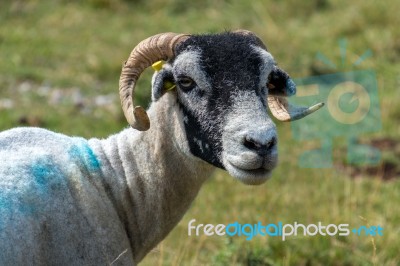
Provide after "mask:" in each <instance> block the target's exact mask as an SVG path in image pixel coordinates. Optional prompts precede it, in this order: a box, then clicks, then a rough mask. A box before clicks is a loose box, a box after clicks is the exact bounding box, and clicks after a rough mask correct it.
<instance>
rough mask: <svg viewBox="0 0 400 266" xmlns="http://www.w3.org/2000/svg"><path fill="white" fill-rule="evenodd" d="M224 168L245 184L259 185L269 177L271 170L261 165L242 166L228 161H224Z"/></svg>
mask: <svg viewBox="0 0 400 266" xmlns="http://www.w3.org/2000/svg"><path fill="white" fill-rule="evenodd" d="M225 169H226V170H227V171H228V172H229V174H230V175H231V176H233V177H235V178H236V179H238V180H240V181H241V182H243V183H244V184H247V185H260V184H262V183H264V182H265V181H267V180H268V179H269V177H270V175H271V172H272V171H271V169H267V168H265V167H263V166H261V167H257V168H252V167H244V168H243V166H240V167H239V166H236V165H235V164H233V163H231V162H229V161H227V162H226V163H225Z"/></svg>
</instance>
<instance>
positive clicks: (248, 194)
mask: <svg viewBox="0 0 400 266" xmlns="http://www.w3.org/2000/svg"><path fill="white" fill-rule="evenodd" d="M398 7H399V5H398V3H397V1H395V0H391V1H361V0H355V1H352V3H351V4H349V2H348V1H344V0H339V1H333V0H332V1H328V0H313V1H307V2H304V1H295V0H289V1H285V2H283V1H276V0H269V1H263V0H255V1H247V0H237V1H233V0H230V1H229V0H225V1H224V0H217V1H208V0H207V1H192V2H188V1H183V0H175V1H163V0H154V1H143V0H136V1H133V0H132V1H128V0H126V1H123V0H90V1H78V0H75V1H65V0H57V1H50V0H48V1H45V0H43V1H39V0H25V1H22V0H20V1H11V0H5V1H2V2H1V3H0V59H1V60H0V100H2V101H4V100H5V99H9V100H11V101H13V104H14V105H13V107H12V108H11V109H0V130H5V129H8V128H11V127H14V126H18V125H20V124H21V121H22V120H23V119H24V118H27V119H28V120H29V119H30V121H31V120H33V121H39V122H38V123H39V124H40V125H43V126H44V127H46V128H49V129H51V130H55V131H58V132H63V133H66V134H69V135H81V136H84V137H92V136H95V137H105V136H107V135H109V134H112V133H115V132H117V131H119V130H121V129H122V128H123V127H125V126H126V122H125V120H124V118H123V116H122V112H121V111H120V109H119V103H118V96H117V90H118V89H117V86H118V78H119V72H120V68H121V64H122V62H123V61H124V60H125V59H126V58H127V57H128V55H129V52H130V50H131V49H132V48H133V47H134V46H135V44H137V43H138V42H139V41H140V40H142V39H144V38H146V37H148V36H150V35H153V34H156V33H159V32H164V31H174V32H187V33H202V32H219V31H223V30H225V29H237V28H246V29H249V30H252V31H254V32H255V33H257V34H258V35H259V36H260V37H261V38H262V39H263V40H264V41H265V43H266V44H267V46H268V49H269V50H270V51H271V53H272V54H273V55H274V57H275V59H276V60H277V61H278V63H279V65H280V66H282V67H283V68H284V69H285V70H287V71H288V72H289V73H290V74H291V76H293V77H305V76H308V75H315V74H317V73H332V72H335V71H336V70H333V69H329V68H327V67H326V66H324V65H323V64H321V62H319V61H318V60H317V59H316V54H317V53H318V52H320V53H322V54H324V55H325V56H327V57H328V58H329V59H331V60H332V61H333V62H335V63H338V65H340V60H341V59H340V49H339V44H338V41H339V40H340V39H343V38H345V39H346V40H347V48H348V52H347V60H346V61H345V63H344V64H343V66H340V68H339V69H338V71H351V70H360V69H373V70H374V71H375V72H376V75H377V79H378V89H379V97H380V104H381V115H382V124H383V128H382V130H381V131H380V132H378V133H375V134H373V135H365V136H362V138H361V140H362V141H364V142H370V141H371V139H373V138H391V139H393V141H395V142H397V143H398V142H399V141H400V126H399V125H400V123H399V122H400V107H399V105H398V100H399V96H400V93H399V86H400V71H399V69H400V28H399V27H398V25H399V24H400V17H399V16H398ZM367 49H371V51H372V53H373V56H372V57H370V58H368V59H367V60H365V61H364V62H363V63H362V64H361V65H360V66H358V67H354V66H352V63H353V62H354V61H356V60H357V59H358V58H359V56H360V55H361V54H362V53H363V52H365V51H366V50H367ZM226 67H227V68H229V66H226ZM150 76H151V71H147V72H146V73H144V75H143V78H142V79H141V80H140V82H139V85H138V88H139V90H138V102H139V103H141V104H143V105H147V103H148V101H149V96H150V91H149V90H150V85H149V84H150ZM27 86H28V87H29V88H30V89H29V90H26V87H27ZM45 87H49V88H51V89H50V92H46V93H40V92H41V91H42V92H43V91H45V90H44V89H43V88H45ZM55 90H58V91H61V92H63V93H64V94H65V95H64V97H63V98H62V99H61V100H59V101H56V100H55V98H57V97H56V96H57V95H54V94H51V91H53V92H54V91H55ZM74 91H75V92H76V91H80V93H81V94H82V98H83V101H82V102H81V103H77V102H74V100H73V99H72V98H73V93H74ZM110 94H111V95H114V94H115V96H116V98H115V99H114V100H113V102H112V104H108V105H105V106H98V105H91V102H92V101H93V99H94V98H95V97H96V96H97V95H110ZM52 101H56V102H58V104H57V105H55V104H53V103H52ZM0 103H1V101H0ZM0 106H1V104H0ZM278 130H279V135H280V146H279V152H280V164H279V166H278V168H277V170H276V171H275V172H274V174H273V178H272V179H271V180H270V181H268V182H267V183H266V184H265V185H262V186H259V187H248V186H244V185H242V184H240V183H239V182H238V181H235V180H234V179H233V178H232V177H230V176H229V175H227V174H226V173H225V172H223V171H217V172H216V174H215V175H214V176H213V178H211V179H210V180H209V181H208V182H207V183H206V184H205V185H204V187H203V189H202V190H201V192H200V194H199V196H198V198H197V199H196V201H195V202H194V204H193V207H192V208H191V209H190V210H189V212H188V213H187V214H186V215H185V217H184V219H183V220H182V221H181V223H179V225H178V226H177V227H176V228H175V229H174V230H173V231H172V232H171V234H170V235H169V236H168V237H167V238H166V240H164V241H163V242H162V243H161V244H160V245H159V246H158V247H157V248H156V249H155V250H154V251H153V252H151V253H150V254H149V255H148V256H147V257H146V258H145V259H144V261H143V263H142V264H143V265H235V264H236V265H398V264H400V254H399V252H398V250H399V247H400V238H399V237H398V236H399V233H400V226H399V224H400V205H399V202H400V180H399V177H400V176H395V177H394V178H393V179H392V180H391V181H388V182H385V181H382V180H381V178H380V175H379V174H375V175H373V176H367V174H365V172H361V176H360V175H359V176H358V178H350V174H349V172H348V171H344V170H342V169H341V168H340V167H339V166H341V165H342V163H341V162H342V161H345V160H343V159H342V157H343V156H344V154H345V153H344V152H345V150H344V149H345V148H346V147H345V145H344V144H343V143H342V142H343V141H344V140H343V139H337V140H336V141H335V145H334V148H335V150H334V160H335V168H331V169H303V168H299V167H298V165H297V158H298V156H299V154H300V153H301V151H302V150H303V149H304V148H305V147H309V146H312V145H314V144H313V143H308V142H307V143H301V142H296V141H295V140H294V139H293V138H292V136H291V134H290V131H291V129H290V126H289V125H287V124H279V125H278ZM398 154H399V153H398V151H396V152H393V151H391V150H390V149H389V150H386V151H385V153H384V156H383V160H387V161H388V162H389V161H390V162H392V163H393V164H395V165H397V167H400V166H398V162H399V160H398ZM338 163H339V164H338ZM346 167H347V168H348V169H350V170H351V169H352V168H351V167H350V166H346ZM361 217H362V218H361ZM193 218H194V219H196V220H197V222H198V223H212V224H219V223H225V224H226V223H230V222H233V221H239V222H242V223H252V222H257V221H263V222H265V223H269V222H271V223H272V222H278V221H282V222H285V223H293V222H295V221H297V222H300V223H305V224H308V223H317V222H318V221H322V222H324V223H349V224H350V225H352V226H359V225H365V224H366V223H368V224H370V225H375V224H380V225H381V226H382V227H384V236H383V237H375V238H369V237H356V236H353V235H352V236H349V237H296V238H290V239H289V240H287V241H285V242H282V241H281V240H279V239H277V238H271V237H264V238H263V237H257V238H255V239H253V240H252V241H245V240H244V239H242V238H229V239H228V238H225V237H204V236H203V237H193V236H192V237H189V236H188V235H187V223H188V221H189V220H191V219H193Z"/></svg>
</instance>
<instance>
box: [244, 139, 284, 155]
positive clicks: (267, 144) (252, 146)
mask: <svg viewBox="0 0 400 266" xmlns="http://www.w3.org/2000/svg"><path fill="white" fill-rule="evenodd" d="M243 145H244V146H245V147H246V148H248V149H249V150H252V151H254V152H256V153H257V154H259V155H261V156H265V155H267V154H268V153H269V152H270V151H271V150H272V149H273V148H274V147H275V145H276V138H275V137H272V138H271V139H270V140H269V141H265V140H261V139H260V140H258V139H256V138H253V137H251V136H246V137H245V138H244V143H243Z"/></svg>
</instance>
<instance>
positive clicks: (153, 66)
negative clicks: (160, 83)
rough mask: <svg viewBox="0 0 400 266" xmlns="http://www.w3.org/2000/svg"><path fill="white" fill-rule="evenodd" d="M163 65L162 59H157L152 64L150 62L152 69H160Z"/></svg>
mask: <svg viewBox="0 0 400 266" xmlns="http://www.w3.org/2000/svg"><path fill="white" fill-rule="evenodd" d="M163 65H164V62H163V61H157V62H155V63H154V64H152V65H151V67H152V68H153V69H154V71H160V70H161V68H162V66H163Z"/></svg>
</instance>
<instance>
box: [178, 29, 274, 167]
mask: <svg viewBox="0 0 400 266" xmlns="http://www.w3.org/2000/svg"><path fill="white" fill-rule="evenodd" d="M254 46H257V42H256V40H254V39H253V38H249V37H246V36H242V35H238V34H233V33H229V32H226V33H222V34H217V35H198V36H192V37H191V38H189V39H188V40H187V41H185V42H184V43H183V44H181V45H180V46H178V49H177V50H176V54H179V53H181V52H183V51H185V50H192V49H194V48H196V49H197V50H199V51H200V53H201V66H202V69H203V71H204V72H205V73H207V77H208V78H209V80H210V81H211V87H212V91H211V93H205V92H204V90H203V89H202V88H200V89H199V88H196V89H194V90H193V91H190V92H188V93H196V97H207V98H208V99H207V106H206V112H205V113H206V117H207V119H206V121H204V120H205V119H204V118H202V119H200V118H197V117H196V115H195V114H194V113H193V112H191V111H190V108H189V107H186V106H185V105H184V104H183V103H182V101H181V100H179V99H178V101H179V104H180V106H181V108H182V112H183V114H184V116H186V117H187V119H185V120H184V125H185V130H186V135H187V140H188V143H189V147H190V151H191V152H192V153H193V155H195V156H197V157H199V158H201V159H203V160H204V161H206V162H209V163H211V164H213V165H214V166H217V167H219V168H222V169H224V167H223V165H222V162H221V160H220V158H221V153H222V129H223V127H224V125H225V122H226V121H225V117H226V115H227V114H228V113H229V112H230V111H231V108H232V105H233V99H234V97H235V95H236V94H237V92H238V91H255V93H256V95H257V96H259V98H260V100H261V102H262V103H263V105H264V106H265V105H266V99H265V96H266V92H265V89H262V88H259V83H260V73H259V71H260V66H261V65H262V64H263V60H262V59H261V58H260V55H259V53H257V52H256V51H255V50H254V48H253V47H254ZM199 141H201V144H202V145H201V147H200V146H199ZM207 146H208V148H207Z"/></svg>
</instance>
